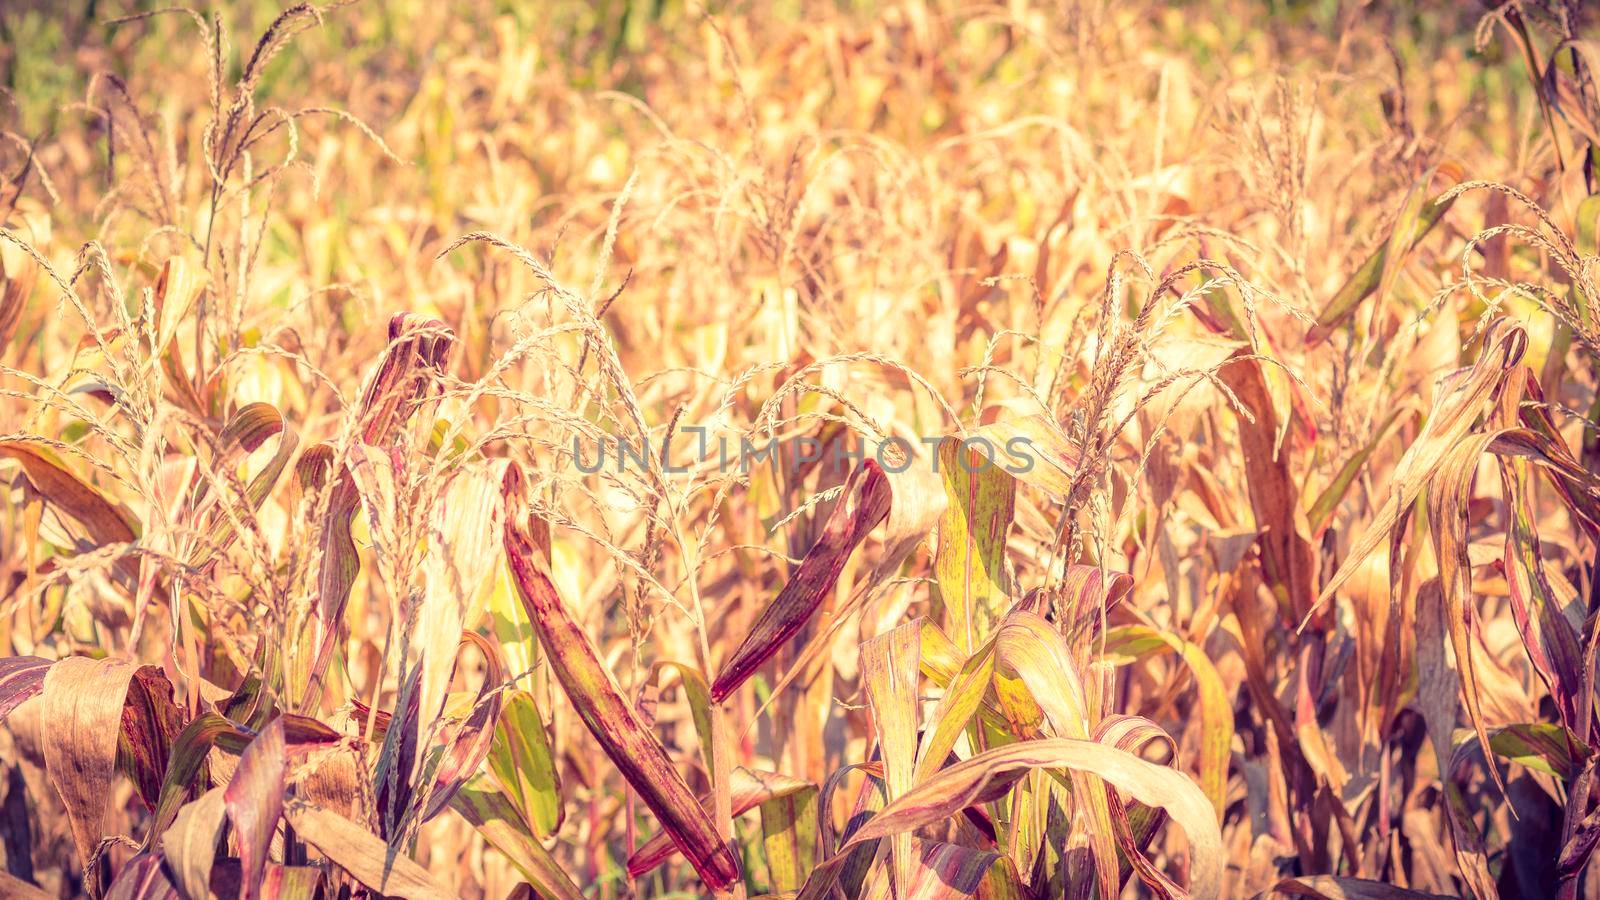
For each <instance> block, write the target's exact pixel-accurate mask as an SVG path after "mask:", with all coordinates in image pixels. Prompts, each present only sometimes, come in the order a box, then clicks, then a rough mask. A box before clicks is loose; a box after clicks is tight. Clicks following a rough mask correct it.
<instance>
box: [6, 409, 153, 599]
mask: <svg viewBox="0 0 1600 900" xmlns="http://www.w3.org/2000/svg"><path fill="white" fill-rule="evenodd" d="M0 457H10V458H11V459H14V460H16V461H17V462H18V463H21V464H22V471H23V472H24V473H26V474H27V476H28V480H29V481H30V482H32V484H33V487H34V489H35V490H37V491H38V492H39V493H40V494H41V495H43V497H44V499H45V501H46V502H47V503H49V504H50V505H51V506H53V507H55V508H56V509H57V510H59V511H61V512H63V513H65V514H66V515H68V516H70V517H71V518H72V519H74V520H75V521H77V523H78V524H79V525H81V526H83V530H84V532H86V533H87V534H88V536H89V541H90V542H91V543H93V544H94V546H96V547H104V546H107V545H109V544H128V543H132V542H133V540H134V539H135V538H136V537H137V536H138V532H139V522H138V520H137V519H135V518H134V516H133V513H131V512H129V511H128V510H127V508H126V507H124V506H122V505H121V504H120V503H115V502H113V501H112V500H110V499H109V498H107V497H106V495H105V494H104V493H102V492H101V491H100V490H99V489H98V488H96V487H94V486H93V485H91V484H89V483H88V482H87V481H84V480H83V479H82V478H79V477H78V476H77V475H75V474H73V472H72V470H71V469H70V468H68V467H67V464H66V463H65V462H63V461H62V459H61V458H60V457H59V456H57V455H56V454H55V452H54V451H53V450H51V449H50V448H48V447H46V446H45V445H43V444H40V443H35V442H32V441H24V440H5V441H0ZM117 571H119V572H120V573H122V574H123V575H124V576H126V577H127V578H129V579H136V578H137V577H138V575H139V564H138V561H137V560H135V559H134V558H132V557H129V556H124V557H122V558H121V559H119V560H118V561H117Z"/></svg>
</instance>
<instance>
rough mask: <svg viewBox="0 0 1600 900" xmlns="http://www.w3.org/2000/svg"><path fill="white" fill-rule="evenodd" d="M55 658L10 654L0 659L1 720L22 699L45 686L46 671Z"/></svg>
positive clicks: (3, 719)
mask: <svg viewBox="0 0 1600 900" xmlns="http://www.w3.org/2000/svg"><path fill="white" fill-rule="evenodd" d="M54 664H55V660H52V659H44V658H43V657H39V656H8V657H6V658H4V659H0V722H3V721H5V718H6V716H8V715H10V714H11V711H12V710H13V709H16V708H17V707H18V706H19V705H21V703H22V701H24V700H26V699H28V698H29V697H32V696H33V695H34V694H37V693H39V691H40V690H42V689H43V688H44V676H45V673H46V672H48V671H50V667H51V666H52V665H54Z"/></svg>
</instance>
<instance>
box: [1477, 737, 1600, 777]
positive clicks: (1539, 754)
mask: <svg viewBox="0 0 1600 900" xmlns="http://www.w3.org/2000/svg"><path fill="white" fill-rule="evenodd" d="M1489 749H1491V750H1493V751H1494V752H1495V754H1496V755H1497V756H1500V757H1502V758H1504V759H1509V760H1511V761H1512V762H1515V763H1517V764H1519V765H1523V766H1527V767H1528V768H1530V769H1533V770H1535V771H1538V772H1543V773H1545V774H1547V775H1554V776H1556V777H1557V778H1560V779H1561V780H1562V781H1568V782H1570V781H1572V780H1573V779H1574V778H1576V777H1577V776H1578V774H1579V772H1580V771H1582V769H1583V765H1584V763H1586V762H1587V761H1588V759H1589V756H1590V754H1591V753H1592V752H1593V751H1592V750H1591V749H1590V748H1589V745H1588V744H1585V743H1584V742H1583V741H1581V740H1579V739H1578V737H1577V735H1575V734H1573V733H1572V732H1571V731H1569V730H1567V729H1566V728H1565V727H1563V726H1561V725H1558V724H1556V723H1554V722H1519V723H1517V724H1515V725H1505V726H1502V727H1500V728H1495V729H1493V730H1491V731H1490V732H1489Z"/></svg>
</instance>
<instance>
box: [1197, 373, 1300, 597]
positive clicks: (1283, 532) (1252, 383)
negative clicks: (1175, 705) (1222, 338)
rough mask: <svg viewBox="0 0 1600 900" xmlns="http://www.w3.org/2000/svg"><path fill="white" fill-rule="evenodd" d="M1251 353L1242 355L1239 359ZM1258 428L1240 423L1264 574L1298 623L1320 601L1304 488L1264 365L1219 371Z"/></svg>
mask: <svg viewBox="0 0 1600 900" xmlns="http://www.w3.org/2000/svg"><path fill="white" fill-rule="evenodd" d="M1246 352H1247V351H1245V350H1240V351H1239V353H1238V354H1237V356H1244V355H1245V354H1246ZM1217 377H1218V378H1220V379H1221V380H1222V383H1223V384H1225V385H1227V386H1228V389H1229V390H1231V391H1233V393H1234V395H1235V396H1236V397H1237V398H1238V400H1239V403H1240V404H1242V405H1243V406H1244V408H1245V409H1247V410H1249V412H1250V415H1251V416H1252V417H1253V418H1254V419H1255V421H1254V422H1251V421H1247V420H1246V419H1245V418H1244V417H1243V416H1239V417H1238V426H1239V449H1240V451H1241V452H1242V453H1243V455H1244V467H1245V471H1246V472H1247V473H1248V478H1247V479H1246V485H1245V486H1246V489H1247V491H1248V493H1249V496H1250V509H1251V511H1252V512H1253V513H1254V516H1255V524H1256V528H1257V529H1259V530H1261V532H1262V534H1261V536H1260V538H1259V539H1258V540H1259V542H1260V547H1261V571H1262V574H1263V575H1264V576H1265V580H1266V582H1267V586H1268V587H1269V588H1271V590H1272V592H1273V595H1274V596H1276V597H1277V599H1278V604H1279V606H1280V607H1281V608H1282V609H1283V610H1284V612H1285V613H1286V614H1288V615H1289V616H1292V617H1293V618H1294V620H1295V621H1299V620H1300V619H1302V618H1304V617H1305V616H1306V615H1307V614H1309V613H1310V612H1311V610H1312V607H1313V602H1314V600H1315V599H1316V584H1315V579H1316V566H1315V562H1314V559H1315V557H1314V556H1313V554H1312V548H1311V543H1310V541H1308V540H1307V539H1306V536H1305V532H1306V528H1305V520H1304V515H1303V514H1302V513H1301V512H1300V482H1299V479H1298V478H1297V477H1296V476H1295V474H1294V472H1293V470H1292V468H1291V466H1290V459H1289V452H1288V449H1287V448H1284V447H1280V446H1279V440H1278V431H1279V425H1280V421H1279V419H1278V413H1277V409H1276V407H1274V405H1273V403H1272V395H1271V393H1270V392H1269V389H1268V385H1267V376H1266V372H1265V370H1264V366H1263V364H1262V363H1261V362H1259V361H1257V360H1254V359H1236V361H1233V362H1230V363H1229V364H1227V365H1224V366H1223V367H1222V368H1221V369H1219V370H1218V371H1217Z"/></svg>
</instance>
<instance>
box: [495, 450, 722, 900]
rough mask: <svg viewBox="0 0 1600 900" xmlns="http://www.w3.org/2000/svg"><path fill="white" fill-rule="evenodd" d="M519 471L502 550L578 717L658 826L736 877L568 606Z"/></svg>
mask: <svg viewBox="0 0 1600 900" xmlns="http://www.w3.org/2000/svg"><path fill="white" fill-rule="evenodd" d="M524 490H525V488H524V486H523V481H522V473H521V470H520V469H518V468H517V467H515V466H512V467H510V468H508V469H507V470H506V474H505V483H504V485H503V492H504V496H505V498H506V520H505V554H506V564H507V565H508V566H509V567H510V570H511V579H512V584H513V585H515V587H516V590H517V596H518V597H519V598H521V600H522V603H523V605H524V606H525V607H527V610H528V617H529V618H530V619H531V620H532V621H533V625H534V628H535V630H537V631H538V633H539V645H540V647H542V648H543V649H544V651H545V653H546V654H547V656H546V658H547V659H548V661H549V663H550V669H551V671H552V672H553V673H554V674H555V676H556V680H557V681H559V682H560V683H561V687H562V689H563V690H564V691H565V692H566V695H567V698H568V700H570V701H571V703H572V706H573V709H574V710H575V711H576V712H577V713H578V717H579V718H581V719H582V720H583V723H584V724H585V725H586V726H588V728H589V732H590V733H591V734H593V735H594V737H595V741H596V742H597V743H599V744H600V748H601V749H602V750H604V751H605V754H606V756H608V757H609V758H610V759H611V762H612V764H613V765H615V766H616V767H617V770H618V771H619V772H621V773H622V776H623V778H624V779H626V780H627V782H628V784H629V785H630V786H632V788H633V789H634V790H635V791H637V792H638V793H639V797H640V799H642V800H644V802H645V805H646V806H648V807H650V811H651V812H653V813H655V815H656V818H657V819H658V820H659V821H660V822H661V827H662V829H663V830H664V831H666V832H667V833H668V834H669V835H671V836H672V839H673V842H674V843H676V844H677V845H678V848H679V849H680V850H682V851H683V854H684V856H685V857H686V858H687V859H688V860H689V862H690V863H691V864H692V865H693V866H694V867H695V871H696V872H698V873H700V877H701V878H702V879H704V880H705V882H706V883H707V884H708V885H710V886H711V887H713V888H722V887H726V886H727V885H729V884H732V883H733V882H734V881H736V880H737V879H738V878H739V863H738V860H737V859H736V858H735V857H734V855H733V853H732V851H731V850H730V849H729V848H728V846H727V845H726V844H725V843H723V841H722V839H721V837H719V836H718V834H717V830H716V826H714V825H713V824H712V822H711V817H710V816H708V815H707V814H706V811H705V808H704V807H702V806H701V805H700V803H699V802H698V801H697V800H696V799H695V796H694V794H693V793H692V792H691V791H690V790H689V787H688V785H687V784H685V783H684V780H683V776H682V775H681V774H679V773H678V770H677V769H676V768H674V767H673V765H672V760H671V759H670V758H669V757H668V756H667V751H666V749H665V748H664V747H662V746H661V742H660V741H659V740H658V739H657V738H656V736H655V734H653V733H652V732H651V731H650V729H648V728H646V727H645V726H644V723H642V722H640V721H639V716H638V713H637V712H635V710H634V707H633V704H631V703H629V702H627V700H625V699H624V698H623V696H622V691H621V690H620V689H619V688H618V687H617V684H616V680H615V679H614V678H613V677H612V674H611V670H610V669H609V668H607V667H606V666H605V664H604V663H602V662H601V661H600V657H599V655H598V654H597V653H596V652H595V649H594V645H593V644H592V643H590V641H589V636H588V635H587V634H585V633H584V631H583V628H582V626H580V625H579V624H578V623H577V621H576V620H575V619H574V618H573V617H572V615H571V613H570V612H568V610H567V608H566V604H564V603H563V602H562V600H561V597H560V595H559V594H557V592H556V588H555V584H554V583H553V582H552V581H551V580H550V576H549V573H548V572H546V571H545V570H544V568H543V567H542V566H541V565H540V564H539V558H538V551H537V549H536V548H535V546H534V544H533V540H532V538H531V536H530V534H529V532H528V530H527V528H526V526H525V525H524V524H523V519H524V518H525V517H526V501H525V499H524V497H523V491H524Z"/></svg>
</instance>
